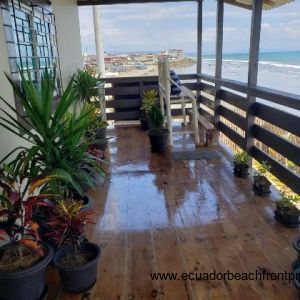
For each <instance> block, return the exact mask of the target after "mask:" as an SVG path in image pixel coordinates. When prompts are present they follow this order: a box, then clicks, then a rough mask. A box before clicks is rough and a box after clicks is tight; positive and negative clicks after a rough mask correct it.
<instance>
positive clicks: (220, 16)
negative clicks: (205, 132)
mask: <svg viewBox="0 0 300 300" xmlns="http://www.w3.org/2000/svg"><path fill="white" fill-rule="evenodd" d="M217 5H218V11H217V41H216V72H215V77H216V83H215V107H214V110H215V117H214V125H215V127H216V128H218V124H219V121H220V114H219V107H220V105H221V99H220V90H221V84H220V83H219V80H220V79H221V78H222V56H223V24H224V0H218V4H217ZM219 134H220V132H219V130H218V131H217V137H219Z"/></svg>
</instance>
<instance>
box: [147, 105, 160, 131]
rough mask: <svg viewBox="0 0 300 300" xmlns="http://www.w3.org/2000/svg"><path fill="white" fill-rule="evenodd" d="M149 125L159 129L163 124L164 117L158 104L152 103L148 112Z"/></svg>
mask: <svg viewBox="0 0 300 300" xmlns="http://www.w3.org/2000/svg"><path fill="white" fill-rule="evenodd" d="M148 117H149V121H150V127H151V129H154V130H160V129H162V127H163V124H164V117H163V114H162V112H161V110H160V108H159V106H158V105H153V106H152V107H151V109H150V111H149V113H148Z"/></svg>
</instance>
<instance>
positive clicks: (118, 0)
mask: <svg viewBox="0 0 300 300" xmlns="http://www.w3.org/2000/svg"><path fill="white" fill-rule="evenodd" d="M187 1H189V2H191V0H160V1H159V0H78V5H80V6H83V5H111V4H130V3H153V2H187ZM252 1H253V0H224V2H226V3H228V4H232V5H235V6H240V7H243V8H247V9H250V8H251V6H252ZM292 1H294V0H264V9H266V10H267V9H272V8H275V7H278V6H281V5H284V4H286V3H288V2H292Z"/></svg>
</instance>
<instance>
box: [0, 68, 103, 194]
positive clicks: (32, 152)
mask: <svg viewBox="0 0 300 300" xmlns="http://www.w3.org/2000/svg"><path fill="white" fill-rule="evenodd" d="M7 78H8V80H9V81H10V83H11V85H12V87H13V90H14V92H15V93H16V95H17V96H18V98H19V100H20V102H21V104H22V106H23V107H24V110H25V113H26V115H27V118H24V117H23V116H21V115H19V114H18V112H17V111H16V110H15V109H14V107H12V106H11V105H10V104H9V103H8V102H7V101H6V100H4V99H3V98H2V97H0V98H1V100H2V102H3V103H4V104H5V105H6V109H3V108H1V111H2V112H3V113H4V115H5V117H0V125H1V126H3V127H4V128H6V129H7V130H9V131H10V132H12V133H14V134H15V135H17V136H19V137H20V138H21V139H24V140H26V142H29V143H30V146H29V147H18V148H15V149H14V150H12V151H11V152H10V153H9V154H8V155H7V156H6V157H5V158H4V159H8V158H9V157H10V156H11V155H12V154H17V156H16V158H15V159H14V160H13V161H12V162H11V163H10V166H11V167H12V168H13V169H14V172H15V173H16V174H23V176H24V177H26V178H28V179H29V181H28V182H29V183H32V182H33V181H35V180H36V181H38V182H39V180H40V178H43V182H44V184H45V187H44V189H47V190H48V191H50V192H51V193H64V192H66V190H67V189H68V188H69V187H70V186H71V187H72V188H73V189H75V190H77V191H78V192H79V193H82V188H81V185H80V182H81V181H82V180H87V181H88V182H89V183H90V185H91V186H94V182H93V178H92V177H91V175H90V173H88V172H86V171H84V170H85V169H86V167H88V168H92V169H96V170H98V171H99V172H100V171H101V169H100V167H99V164H98V163H97V162H96V160H95V159H94V158H93V157H91V156H90V155H88V154H87V152H86V151H87V149H88V147H89V143H86V141H85V140H84V136H85V133H86V131H87V130H88V128H89V127H90V126H91V123H92V122H93V113H94V107H91V106H89V105H84V106H83V108H82V110H81V111H80V113H79V114H78V115H74V114H73V115H72V114H70V113H69V111H71V108H72V105H73V104H74V102H75V101H76V98H75V96H74V93H75V91H74V89H73V79H71V81H70V83H69V85H68V86H67V88H66V90H65V91H64V93H63V95H62V96H61V98H60V101H59V103H58V105H57V108H56V110H55V111H54V112H52V106H53V101H54V87H55V83H54V78H55V76H53V74H51V73H48V72H47V71H45V73H44V75H43V76H42V80H41V86H40V87H36V86H35V85H34V83H33V81H32V80H31V79H29V80H26V78H25V76H24V74H23V73H21V87H20V86H19V85H17V84H16V83H15V82H14V81H13V80H12V79H11V78H10V77H9V76H7ZM10 110H11V111H13V112H14V113H15V114H16V115H17V116H18V117H19V118H16V117H15V116H13V114H11V113H10ZM91 143H92V141H91Z"/></svg>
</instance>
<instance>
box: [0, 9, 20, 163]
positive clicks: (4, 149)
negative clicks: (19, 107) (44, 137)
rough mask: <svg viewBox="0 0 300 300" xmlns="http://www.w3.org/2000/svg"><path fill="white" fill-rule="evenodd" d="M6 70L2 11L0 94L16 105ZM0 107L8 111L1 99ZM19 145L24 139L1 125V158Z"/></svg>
mask: <svg viewBox="0 0 300 300" xmlns="http://www.w3.org/2000/svg"><path fill="white" fill-rule="evenodd" d="M4 72H7V73H8V74H10V68H9V64H8V53H7V46H6V38H5V33H4V28H3V22H2V14H1V11H0V96H1V97H2V98H4V99H5V100H6V101H8V102H9V103H10V104H11V105H12V106H15V100H14V94H13V90H12V88H11V86H10V84H9V82H8V80H7V78H6V77H5V75H4ZM0 107H1V108H5V110H6V111H7V108H6V106H5V105H4V103H3V101H1V100H0ZM10 113H11V114H12V115H14V113H13V112H12V111H10ZM0 116H1V117H2V116H3V113H2V112H1V111H0ZM19 145H24V141H22V140H21V138H18V137H16V136H15V135H14V134H12V133H10V132H9V131H8V130H6V129H5V128H3V127H2V126H0V160H2V159H3V158H4V157H5V156H6V154H8V153H9V152H10V151H11V150H12V149H14V148H15V147H17V146H19Z"/></svg>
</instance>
